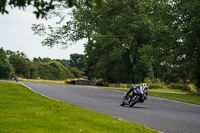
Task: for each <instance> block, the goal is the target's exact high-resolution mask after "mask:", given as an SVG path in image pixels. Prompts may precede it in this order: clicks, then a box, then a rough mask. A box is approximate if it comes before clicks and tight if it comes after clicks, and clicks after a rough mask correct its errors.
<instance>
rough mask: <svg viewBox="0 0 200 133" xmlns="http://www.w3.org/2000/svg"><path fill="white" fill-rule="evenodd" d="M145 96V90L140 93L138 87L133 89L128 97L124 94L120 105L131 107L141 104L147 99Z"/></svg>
mask: <svg viewBox="0 0 200 133" xmlns="http://www.w3.org/2000/svg"><path fill="white" fill-rule="evenodd" d="M146 94H147V90H145V91H142V90H140V88H139V87H137V88H134V90H133V91H132V92H131V93H130V94H129V95H128V96H126V93H125V94H124V97H123V99H122V101H121V104H120V105H121V106H125V105H128V106H129V107H133V106H134V105H135V104H136V103H138V102H141V103H143V102H144V100H145V99H146V98H147V95H146Z"/></svg>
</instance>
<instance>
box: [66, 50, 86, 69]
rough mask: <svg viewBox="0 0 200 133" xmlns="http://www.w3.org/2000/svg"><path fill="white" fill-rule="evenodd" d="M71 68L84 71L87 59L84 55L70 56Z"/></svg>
mask: <svg viewBox="0 0 200 133" xmlns="http://www.w3.org/2000/svg"><path fill="white" fill-rule="evenodd" d="M70 66H71V67H76V68H78V69H79V70H83V69H84V66H85V57H84V55H82V54H71V55H70Z"/></svg>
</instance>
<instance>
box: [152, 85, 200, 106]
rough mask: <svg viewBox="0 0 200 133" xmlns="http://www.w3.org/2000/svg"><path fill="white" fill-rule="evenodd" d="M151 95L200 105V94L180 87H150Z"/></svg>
mask: <svg viewBox="0 0 200 133" xmlns="http://www.w3.org/2000/svg"><path fill="white" fill-rule="evenodd" d="M149 95H150V96H155V97H161V98H167V99H171V100H176V101H181V102H186V103H191V104H197V105H200V96H197V95H195V94H191V93H190V92H188V91H183V90H178V89H168V88H164V89H149Z"/></svg>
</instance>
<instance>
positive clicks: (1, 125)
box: [0, 83, 156, 133]
mask: <svg viewBox="0 0 200 133" xmlns="http://www.w3.org/2000/svg"><path fill="white" fill-rule="evenodd" d="M0 132H3V133H19V132H20V133H23V132H25V133H45V132H48V133H55V132H56V133H57V132H61V133H64V132H65V133H66V132H69V133H71V132H75V133H77V132H85V133H89V132H91V133H96V132H101V133H102V132H106V133H109V132H137V133H143V132H145V133H146V132H149V133H151V132H156V131H152V130H150V129H147V128H145V127H143V126H139V125H136V124H132V123H129V122H125V121H120V120H118V119H117V118H113V117H111V116H108V115H105V114H101V113H97V112H94V111H89V110H87V109H84V108H81V107H77V106H73V105H68V104H65V103H62V102H57V101H55V100H51V99H48V98H46V97H43V96H40V95H38V94H35V93H33V92H32V91H30V90H28V89H27V88H25V87H24V86H22V85H20V84H12V83H0Z"/></svg>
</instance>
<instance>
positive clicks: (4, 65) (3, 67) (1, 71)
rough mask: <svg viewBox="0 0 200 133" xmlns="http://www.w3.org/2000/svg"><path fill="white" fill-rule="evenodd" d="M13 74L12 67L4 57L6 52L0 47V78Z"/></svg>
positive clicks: (10, 76)
mask: <svg viewBox="0 0 200 133" xmlns="http://www.w3.org/2000/svg"><path fill="white" fill-rule="evenodd" d="M13 76H14V68H13V66H12V65H11V64H10V62H9V60H8V59H7V57H6V52H5V51H4V49H3V48H2V47H1V48H0V79H1V78H5V79H6V78H12V77H13Z"/></svg>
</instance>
